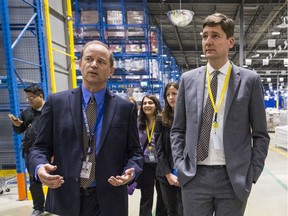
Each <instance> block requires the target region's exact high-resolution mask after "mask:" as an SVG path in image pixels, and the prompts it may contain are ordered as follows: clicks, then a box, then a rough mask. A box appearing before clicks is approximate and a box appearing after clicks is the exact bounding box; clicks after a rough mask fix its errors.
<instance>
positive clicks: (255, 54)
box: [251, 51, 260, 58]
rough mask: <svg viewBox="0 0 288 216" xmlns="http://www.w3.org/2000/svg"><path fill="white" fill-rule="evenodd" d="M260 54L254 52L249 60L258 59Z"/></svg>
mask: <svg viewBox="0 0 288 216" xmlns="http://www.w3.org/2000/svg"><path fill="white" fill-rule="evenodd" d="M259 56H260V54H259V53H258V52H257V51H254V54H253V55H252V56H251V58H258V57H259Z"/></svg>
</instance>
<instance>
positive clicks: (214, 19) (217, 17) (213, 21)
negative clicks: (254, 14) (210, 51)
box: [202, 13, 235, 39]
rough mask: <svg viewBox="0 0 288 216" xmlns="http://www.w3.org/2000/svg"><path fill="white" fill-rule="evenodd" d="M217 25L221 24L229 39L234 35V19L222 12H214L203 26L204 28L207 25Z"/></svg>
mask: <svg viewBox="0 0 288 216" xmlns="http://www.w3.org/2000/svg"><path fill="white" fill-rule="evenodd" d="M217 25H220V26H221V28H222V30H223V31H224V32H225V33H226V38H227V39H228V38H230V37H233V36H234V27H235V23H234V20H232V19H230V18H228V17H227V16H225V15H224V14H221V13H214V14H212V15H209V16H208V17H206V18H205V21H204V23H203V26H202V27H203V29H204V28H205V26H209V27H213V26H217Z"/></svg>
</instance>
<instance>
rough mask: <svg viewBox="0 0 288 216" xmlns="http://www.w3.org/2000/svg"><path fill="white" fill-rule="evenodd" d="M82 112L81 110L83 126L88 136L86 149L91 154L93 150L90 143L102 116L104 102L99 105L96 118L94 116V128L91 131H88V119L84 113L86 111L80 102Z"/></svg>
mask: <svg viewBox="0 0 288 216" xmlns="http://www.w3.org/2000/svg"><path fill="white" fill-rule="evenodd" d="M82 112H83V118H84V125H85V128H86V132H87V136H88V137H89V141H88V146H89V147H88V149H87V154H91V153H92V152H93V149H92V148H91V143H92V140H93V137H94V136H95V133H94V132H95V131H96V133H97V128H98V126H99V124H100V121H101V119H102V117H103V113H104V104H103V105H102V106H101V108H100V111H99V113H98V115H97V118H96V124H95V126H94V130H93V132H92V131H90V127H89V124H88V119H87V115H86V111H85V107H84V104H82Z"/></svg>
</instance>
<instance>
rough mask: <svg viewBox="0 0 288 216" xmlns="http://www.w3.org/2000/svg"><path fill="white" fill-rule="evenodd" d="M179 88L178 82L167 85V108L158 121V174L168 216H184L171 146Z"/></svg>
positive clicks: (165, 98) (165, 97) (165, 95)
mask: <svg viewBox="0 0 288 216" xmlns="http://www.w3.org/2000/svg"><path fill="white" fill-rule="evenodd" d="M178 87H179V85H178V83H176V82H171V83H168V84H167V85H166V87H165V91H164V100H165V107H164V110H163V112H162V119H160V121H157V126H156V128H157V131H156V133H159V134H160V136H159V138H158V141H157V145H156V146H157V156H158V165H157V171H156V173H157V179H158V180H159V182H160V187H161V191H162V197H163V201H164V203H165V206H166V208H167V212H168V216H182V215H183V207H182V198H181V188H180V187H179V183H178V178H177V173H176V171H175V170H174V163H173V158H172V152H171V144H170V130H171V127H172V124H173V120H174V106H175V104H176V99H177V93H178ZM158 130H159V131H158Z"/></svg>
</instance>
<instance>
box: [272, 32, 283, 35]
mask: <svg viewBox="0 0 288 216" xmlns="http://www.w3.org/2000/svg"><path fill="white" fill-rule="evenodd" d="M280 34H281V33H280V32H279V31H275V32H272V35H280Z"/></svg>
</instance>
